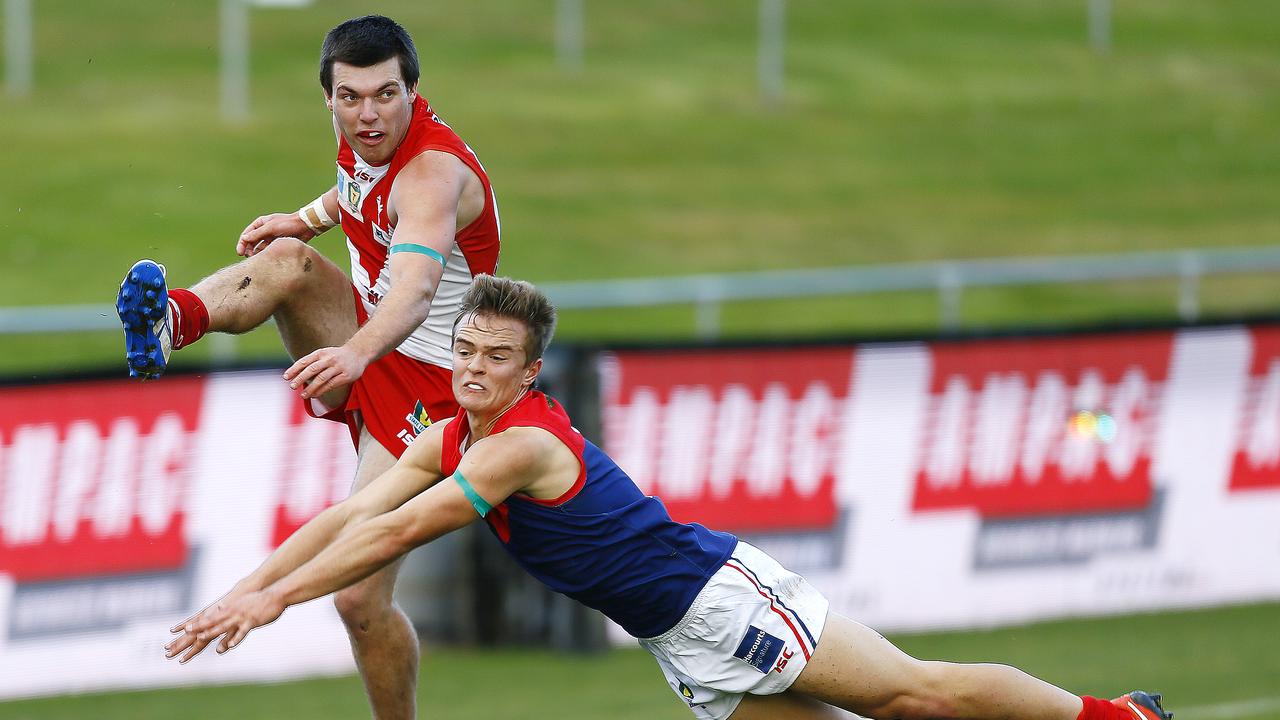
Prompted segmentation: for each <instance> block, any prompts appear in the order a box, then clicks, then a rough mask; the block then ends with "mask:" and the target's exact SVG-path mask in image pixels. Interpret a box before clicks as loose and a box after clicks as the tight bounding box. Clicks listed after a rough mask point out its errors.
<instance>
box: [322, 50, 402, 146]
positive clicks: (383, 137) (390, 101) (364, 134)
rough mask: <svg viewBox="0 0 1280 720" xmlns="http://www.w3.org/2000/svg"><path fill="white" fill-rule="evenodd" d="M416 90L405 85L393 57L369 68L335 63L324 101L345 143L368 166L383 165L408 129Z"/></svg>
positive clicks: (398, 65) (398, 62)
mask: <svg viewBox="0 0 1280 720" xmlns="http://www.w3.org/2000/svg"><path fill="white" fill-rule="evenodd" d="M416 91H417V88H416V87H406V86H405V84H404V79H403V78H402V77H401V76H400V61H399V60H398V59H396V58H394V57H392V58H390V59H388V60H384V61H382V62H380V63H378V64H377V65H370V66H369V67H357V66H355V65H348V64H346V63H341V62H335V63H334V64H333V94H332V95H326V96H325V102H326V103H327V104H328V105H329V107H330V108H331V109H332V110H333V124H334V127H336V128H337V129H338V132H340V133H342V136H343V137H344V138H346V139H347V144H349V145H351V147H352V148H353V149H355V151H356V152H357V153H359V155H360V157H362V158H364V161H365V162H367V163H369V164H370V165H384V164H386V163H387V162H388V161H389V160H390V159H391V154H392V153H394V152H395V151H396V148H397V147H399V145H400V142H401V141H402V140H404V135H405V133H406V132H407V131H408V129H409V119H410V117H411V116H412V115H413V100H414V98H415V97H416V96H417V92H416Z"/></svg>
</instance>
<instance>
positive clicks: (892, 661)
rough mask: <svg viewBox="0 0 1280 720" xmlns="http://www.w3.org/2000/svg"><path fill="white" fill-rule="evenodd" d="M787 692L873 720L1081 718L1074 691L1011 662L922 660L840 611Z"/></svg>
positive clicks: (833, 617)
mask: <svg viewBox="0 0 1280 720" xmlns="http://www.w3.org/2000/svg"><path fill="white" fill-rule="evenodd" d="M788 693H794V694H799V695H804V696H807V697H811V698H815V699H817V700H821V701H822V702H825V703H828V704H831V705H834V706H836V707H841V708H844V709H846V710H849V711H851V712H856V713H858V714H860V715H865V716H867V717H871V718H908V719H912V718H920V719H922V720H923V719H924V718H982V719H986V720H1001V719H1004V718H1008V719H1011V720H1012V719H1023V720H1075V719H1076V717H1077V716H1078V715H1079V714H1080V710H1081V709H1082V703H1081V701H1080V698H1078V697H1076V696H1075V695H1072V694H1071V693H1069V692H1067V691H1066V690H1063V689H1061V688H1058V687H1054V686H1053V685H1050V684H1049V683H1046V682H1044V681H1042V680H1037V679H1036V678H1034V677H1032V676H1030V675H1028V674H1026V673H1024V672H1022V671H1021V670H1018V669H1016V668H1012V667H1009V666H1007V665H987V664H959V663H946V662H927V661H921V660H916V659H915V658H912V657H911V656H909V655H907V654H906V653H904V652H902V651H901V650H899V649H898V648H896V647H894V646H893V645H892V644H891V643H890V642H889V641H888V640H885V639H884V638H883V637H881V636H880V635H879V634H878V633H876V632H875V631H874V630H871V629H870V628H868V627H866V626H864V625H860V624H858V623H855V622H853V621H852V620H849V619H847V618H844V617H841V616H840V615H837V614H835V613H831V614H830V615H828V616H827V625H826V628H825V629H824V630H823V632H822V638H821V639H820V640H819V641H818V648H817V650H816V651H815V652H814V654H813V658H812V659H811V660H810V661H809V664H808V665H807V666H806V667H805V669H804V671H802V672H801V673H800V677H798V678H796V681H795V683H794V684H793V685H792V686H791V689H790V690H789V691H788ZM744 705H747V702H746V701H744ZM743 717H744V718H746V717H750V716H749V715H744V716H743ZM796 717H802V716H800V715H797V716H796ZM803 717H823V716H822V715H811V716H803ZM734 720H740V718H739V717H738V715H737V714H736V713H735V715H734Z"/></svg>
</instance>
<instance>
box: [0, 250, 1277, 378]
mask: <svg viewBox="0 0 1280 720" xmlns="http://www.w3.org/2000/svg"><path fill="white" fill-rule="evenodd" d="M1275 271H1280V246H1260V247H1252V248H1221V249H1199V250H1172V251H1162V252H1138V253H1125V254H1115V255H1075V256H1059V257H1017V258H995V259H983V260H945V261H937V262H921V263H900V264H889V265H859V266H852V267H833V268H820V269H811V270H773V271H768V272H747V273H719V274H703V275H681V276H672V277H659V278H634V279H622V280H596V281H584V282H561V283H543V284H541V287H542V289H543V290H544V291H545V292H546V293H547V294H548V295H549V296H550V297H551V299H552V301H554V302H555V303H556V306H557V307H559V308H560V309H562V310H581V309H605V308H635V307H647V306H658V305H693V306H694V307H695V312H696V325H695V326H696V330H697V333H698V336H699V337H701V338H714V337H716V336H717V335H718V334H719V332H720V308H721V306H722V305H723V304H724V303H728V302H735V301H740V300H761V299H785V298H803V297H814V296H823V295H828V296H834V295H859V294H867V293H879V292H895V291H910V290H932V291H934V292H936V293H937V295H938V306H939V324H940V326H941V327H942V328H943V329H946V330H954V329H956V328H958V327H959V326H960V323H961V301H962V299H963V294H964V291H965V289H967V288H981V287H999V286H1009V285H1042V284H1067V283H1089V282H1106V281H1114V280H1147V279H1161V278H1173V279H1177V280H1178V293H1177V308H1178V315H1179V317H1181V318H1182V319H1183V320H1187V321H1192V320H1195V319H1197V318H1198V317H1199V314H1200V280H1201V278H1203V277H1204V276H1206V275H1221V274H1232V273H1257V272H1275ZM119 326H120V324H119V320H118V319H117V318H116V313H115V310H114V308H113V307H112V306H111V305H110V304H108V303H103V304H93V305H64V306H40V307H9V308H0V335H5V334H28V333H72V332H95V331H107V330H117V329H118V328H119ZM219 337H226V338H228V340H227V341H225V342H226V343H228V344H226V345H224V346H223V347H222V349H221V352H219V353H217V354H219V355H226V354H228V353H234V344H233V343H234V341H233V340H230V338H232V337H233V336H219Z"/></svg>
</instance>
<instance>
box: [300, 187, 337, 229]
mask: <svg viewBox="0 0 1280 720" xmlns="http://www.w3.org/2000/svg"><path fill="white" fill-rule="evenodd" d="M298 217H300V218H302V222H304V223H306V225H307V227H309V228H311V232H313V233H315V234H317V235H319V234H320V233H322V232H324V231H325V230H328V229H329V228H331V227H333V226H335V225H337V224H338V221H337V220H334V219H333V218H331V217H329V213H327V212H325V209H324V196H323V195H321V196H320V197H318V198H316V199H315V200H312V201H311V204H310V205H307V206H306V207H304V208H302V209H301V210H299V211H298Z"/></svg>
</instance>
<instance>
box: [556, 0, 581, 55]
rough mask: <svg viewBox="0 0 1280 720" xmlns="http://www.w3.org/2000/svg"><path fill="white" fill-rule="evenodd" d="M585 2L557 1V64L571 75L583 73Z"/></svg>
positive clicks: (574, 0) (572, 0) (577, 0)
mask: <svg viewBox="0 0 1280 720" xmlns="http://www.w3.org/2000/svg"><path fill="white" fill-rule="evenodd" d="M582 4H583V0H556V62H558V63H559V64H560V67H561V69H563V70H566V71H568V72H571V73H577V72H582V56H583V51H582V46H583V35H584V32H583V27H584V21H583V18H582V15H583V8H582Z"/></svg>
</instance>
